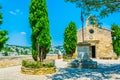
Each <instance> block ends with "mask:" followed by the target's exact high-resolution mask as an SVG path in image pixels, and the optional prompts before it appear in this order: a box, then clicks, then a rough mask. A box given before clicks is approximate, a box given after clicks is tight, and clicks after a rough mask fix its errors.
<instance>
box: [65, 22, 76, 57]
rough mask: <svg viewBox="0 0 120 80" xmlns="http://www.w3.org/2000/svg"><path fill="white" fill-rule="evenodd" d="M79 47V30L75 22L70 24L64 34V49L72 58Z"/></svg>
mask: <svg viewBox="0 0 120 80" xmlns="http://www.w3.org/2000/svg"><path fill="white" fill-rule="evenodd" d="M76 45H77V30H76V25H75V23H74V22H70V23H69V25H68V27H67V28H66V29H65V32H64V49H65V51H66V54H67V55H69V56H70V57H72V55H73V53H74V52H75V50H76Z"/></svg>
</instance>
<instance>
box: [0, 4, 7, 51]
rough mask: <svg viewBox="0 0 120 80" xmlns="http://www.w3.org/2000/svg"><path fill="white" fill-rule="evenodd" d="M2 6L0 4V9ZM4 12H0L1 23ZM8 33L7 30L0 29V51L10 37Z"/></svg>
mask: <svg viewBox="0 0 120 80" xmlns="http://www.w3.org/2000/svg"><path fill="white" fill-rule="evenodd" d="M1 8H2V7H1V6H0V9H1ZM2 18H3V17H2V13H1V12H0V25H1V24H2ZM7 34H8V32H7V31H5V30H0V51H1V50H2V49H3V47H4V44H5V43H6V41H7V40H8V37H6V35H7Z"/></svg>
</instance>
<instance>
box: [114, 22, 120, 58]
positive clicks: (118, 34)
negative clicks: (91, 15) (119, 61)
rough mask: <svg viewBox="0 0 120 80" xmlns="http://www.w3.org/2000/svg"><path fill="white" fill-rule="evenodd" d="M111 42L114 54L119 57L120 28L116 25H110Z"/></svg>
mask: <svg viewBox="0 0 120 80" xmlns="http://www.w3.org/2000/svg"><path fill="white" fill-rule="evenodd" d="M112 30H113V31H114V32H113V33H112V41H113V49H114V52H115V53H116V54H117V55H118V56H119V55H120V27H119V26H118V25H116V24H112Z"/></svg>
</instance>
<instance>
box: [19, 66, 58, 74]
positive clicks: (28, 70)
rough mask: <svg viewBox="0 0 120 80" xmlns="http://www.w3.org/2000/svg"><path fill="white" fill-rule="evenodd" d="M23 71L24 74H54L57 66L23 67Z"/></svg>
mask: <svg viewBox="0 0 120 80" xmlns="http://www.w3.org/2000/svg"><path fill="white" fill-rule="evenodd" d="M21 72H22V73H23V74H30V75H44V74H53V73H55V72H56V69H55V68H26V67H23V66H22V67H21Z"/></svg>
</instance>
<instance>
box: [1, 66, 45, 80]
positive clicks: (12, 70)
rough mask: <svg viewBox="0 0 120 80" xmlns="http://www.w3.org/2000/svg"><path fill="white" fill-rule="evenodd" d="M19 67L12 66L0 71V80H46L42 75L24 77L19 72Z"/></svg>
mask: <svg viewBox="0 0 120 80" xmlns="http://www.w3.org/2000/svg"><path fill="white" fill-rule="evenodd" d="M20 70H21V66H14V67H9V68H1V69H0V80H47V77H46V76H44V75H41V76H34V75H25V74H21V72H20Z"/></svg>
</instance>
